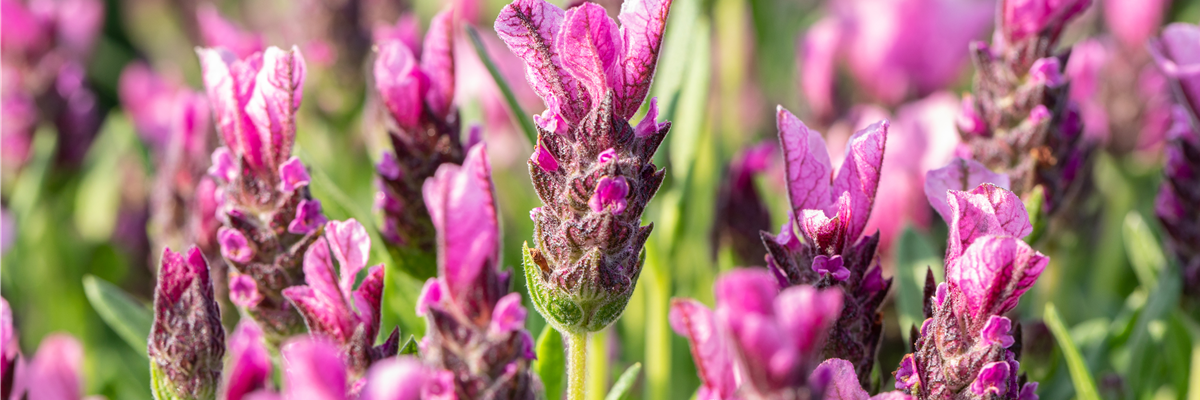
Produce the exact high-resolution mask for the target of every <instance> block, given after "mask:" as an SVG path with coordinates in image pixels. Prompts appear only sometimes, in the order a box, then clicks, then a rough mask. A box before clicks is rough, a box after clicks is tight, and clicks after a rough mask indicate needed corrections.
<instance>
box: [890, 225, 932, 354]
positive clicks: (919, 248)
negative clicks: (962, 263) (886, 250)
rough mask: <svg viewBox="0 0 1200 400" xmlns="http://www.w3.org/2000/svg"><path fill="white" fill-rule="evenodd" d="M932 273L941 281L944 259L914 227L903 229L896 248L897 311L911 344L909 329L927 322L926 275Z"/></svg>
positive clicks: (901, 330) (904, 335) (899, 320)
mask: <svg viewBox="0 0 1200 400" xmlns="http://www.w3.org/2000/svg"><path fill="white" fill-rule="evenodd" d="M930 269H932V270H933V271H935V272H934V276H935V277H937V278H938V281H941V277H940V276H939V275H941V272H942V271H943V268H942V257H941V255H939V254H938V253H937V250H936V248H935V247H934V246H933V244H932V243H930V239H929V238H928V237H926V236H925V235H922V234H921V233H919V232H917V231H916V230H915V229H913V227H912V226H911V225H909V226H906V227H905V228H904V232H903V233H901V234H900V240H899V242H898V244H897V246H896V275H895V277H896V311H897V312H898V313H899V318H897V320H898V322H899V323H900V335H901V336H902V337H903V338H904V343H909V337H908V334H909V333H910V330H909V327H911V326H914V325H918V324H920V323H921V322H922V321H924V320H925V298H924V297H925V273H926V271H929V270H930Z"/></svg>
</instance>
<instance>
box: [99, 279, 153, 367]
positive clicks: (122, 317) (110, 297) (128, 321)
mask: <svg viewBox="0 0 1200 400" xmlns="http://www.w3.org/2000/svg"><path fill="white" fill-rule="evenodd" d="M83 291H84V293H85V294H87V298H88V302H91V303H92V308H95V309H96V313H97V314H100V319H103V320H104V323H106V324H108V326H109V327H110V328H112V330H114V331H116V332H117V335H118V336H120V337H121V339H125V342H126V343H129V346H130V347H133V349H134V350H135V351H136V352H137V353H138V354H141V355H142V356H145V355H146V340H147V338H149V337H150V326H151V325H152V324H153V323H154V311H153V310H151V309H150V308H149V307H146V306H145V305H142V304H141V303H139V302H138V301H137V300H135V299H134V298H133V297H132V296H130V295H129V294H127V293H125V291H123V290H121V288H118V287H116V286H114V285H113V284H111V283H108V281H105V280H103V279H100V278H97V277H95V276H92V275H87V276H84V277H83Z"/></svg>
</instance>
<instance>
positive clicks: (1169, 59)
mask: <svg viewBox="0 0 1200 400" xmlns="http://www.w3.org/2000/svg"><path fill="white" fill-rule="evenodd" d="M1198 43H1200V27H1198V26H1196V25H1194V24H1186V23H1173V24H1170V25H1167V27H1165V28H1163V30H1162V36H1161V37H1160V38H1159V39H1158V40H1155V41H1152V42H1151V46H1150V50H1151V54H1152V55H1154V58H1155V61H1156V63H1157V64H1158V67H1159V69H1161V70H1162V71H1163V75H1166V76H1167V77H1169V78H1172V79H1173V80H1177V81H1178V82H1179V86H1180V89H1182V91H1181V92H1180V94H1182V95H1183V97H1184V98H1185V99H1186V102H1187V103H1188V105H1189V106H1190V107H1189V108H1190V109H1191V110H1192V112H1193V113H1195V112H1197V110H1200V44H1198Z"/></svg>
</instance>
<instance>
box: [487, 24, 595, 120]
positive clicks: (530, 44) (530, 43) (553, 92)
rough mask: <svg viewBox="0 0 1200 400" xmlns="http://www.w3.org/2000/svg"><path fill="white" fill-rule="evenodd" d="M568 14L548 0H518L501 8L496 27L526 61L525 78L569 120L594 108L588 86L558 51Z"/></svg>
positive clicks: (510, 47) (505, 40)
mask: <svg viewBox="0 0 1200 400" xmlns="http://www.w3.org/2000/svg"><path fill="white" fill-rule="evenodd" d="M564 14H565V12H564V11H563V10H562V9H560V8H558V7H557V6H555V5H553V4H550V3H547V2H546V1H545V0H516V1H514V2H513V3H512V4H509V5H507V6H505V7H504V9H503V10H501V11H500V15H498V16H497V17H496V24H495V26H494V28H495V30H496V33H497V34H498V35H499V36H500V39H501V40H503V41H504V43H505V44H507V45H508V48H509V50H512V52H513V53H515V54H516V55H517V57H519V58H520V59H522V60H523V61H525V72H526V73H525V78H526V79H527V80H528V81H529V84H530V86H532V87H533V91H534V93H537V95H538V96H539V97H541V98H542V100H543V101H545V102H546V104H547V105H548V106H550V108H552V109H556V110H557V112H558V114H559V115H561V116H562V117H563V118H564V119H566V120H567V121H579V120H580V119H581V118H583V116H584V114H586V112H587V110H588V109H589V108H590V102H589V99H588V97H587V93H586V90H585V89H584V88H583V86H582V85H581V84H580V83H579V82H578V81H576V80H575V78H574V77H572V76H571V75H570V74H568V73H567V72H566V70H565V69H564V67H563V65H564V64H563V63H564V61H562V60H561V58H560V56H559V54H558V53H557V52H556V51H555V49H556V48H557V47H556V46H555V40H556V39H557V37H558V33H559V31H560V29H561V27H562V25H563V19H564V16H565V15H564Z"/></svg>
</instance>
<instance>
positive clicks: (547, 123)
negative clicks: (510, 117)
mask: <svg viewBox="0 0 1200 400" xmlns="http://www.w3.org/2000/svg"><path fill="white" fill-rule="evenodd" d="M556 107H557V106H549V107H546V110H545V111H542V113H541V114H535V115H534V116H533V122H534V123H535V124H537V125H538V126H540V127H542V129H544V130H546V132H550V133H553V134H555V135H562V134H566V133H567V129H568V128H569V127H568V126H567V122H566V121H564V120H563V118H562V115H559V113H558V112H557V111H555V108H556Z"/></svg>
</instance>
